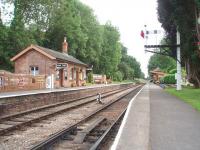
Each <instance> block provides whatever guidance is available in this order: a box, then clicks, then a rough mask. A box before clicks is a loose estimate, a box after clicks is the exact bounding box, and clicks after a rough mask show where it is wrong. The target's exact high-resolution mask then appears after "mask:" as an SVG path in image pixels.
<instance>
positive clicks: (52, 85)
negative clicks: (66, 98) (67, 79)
mask: <svg viewBox="0 0 200 150" xmlns="http://www.w3.org/2000/svg"><path fill="white" fill-rule="evenodd" d="M51 89H54V74H52V75H51Z"/></svg>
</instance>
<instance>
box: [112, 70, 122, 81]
mask: <svg viewBox="0 0 200 150" xmlns="http://www.w3.org/2000/svg"><path fill="white" fill-rule="evenodd" d="M122 79H123V75H122V73H121V72H120V71H117V72H115V73H114V75H113V80H114V81H120V82H121V81H122Z"/></svg>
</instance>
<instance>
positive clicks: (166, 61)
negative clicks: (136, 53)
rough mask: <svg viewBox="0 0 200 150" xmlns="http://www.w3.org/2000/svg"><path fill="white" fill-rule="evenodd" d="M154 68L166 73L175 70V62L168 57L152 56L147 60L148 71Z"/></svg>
mask: <svg viewBox="0 0 200 150" xmlns="http://www.w3.org/2000/svg"><path fill="white" fill-rule="evenodd" d="M156 68H160V69H161V70H163V71H164V72H168V70H172V69H175V68H176V62H175V60H174V59H172V58H170V57H168V56H163V55H158V54H154V55H152V56H151V58H150V60H149V64H148V71H149V72H150V71H152V70H154V69H156Z"/></svg>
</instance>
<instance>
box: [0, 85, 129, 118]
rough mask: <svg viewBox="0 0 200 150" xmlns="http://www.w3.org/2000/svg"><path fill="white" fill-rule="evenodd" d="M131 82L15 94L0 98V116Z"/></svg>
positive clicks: (117, 87) (111, 88) (115, 87)
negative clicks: (24, 94)
mask: <svg viewBox="0 0 200 150" xmlns="http://www.w3.org/2000/svg"><path fill="white" fill-rule="evenodd" d="M129 86H132V84H121V85H114V86H106V87H103V88H102V87H97V88H89V89H87V88H86V89H81V90H74V91H62V92H51V93H41V94H40V93H38V94H34V95H26V96H16V97H10V98H0V116H5V115H9V114H14V113H17V112H21V111H26V110H29V109H33V108H36V107H41V106H44V105H49V104H53V103H57V102H62V101H67V100H72V99H75V98H80V97H84V96H89V95H93V94H97V93H99V92H100V93H102V92H106V91H110V90H115V89H119V88H121V87H129Z"/></svg>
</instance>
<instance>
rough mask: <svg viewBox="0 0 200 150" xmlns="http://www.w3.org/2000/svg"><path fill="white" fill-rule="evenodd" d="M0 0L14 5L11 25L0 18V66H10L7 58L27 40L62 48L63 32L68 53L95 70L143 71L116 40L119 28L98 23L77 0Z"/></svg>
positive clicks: (122, 75)
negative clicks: (7, 24)
mask: <svg viewBox="0 0 200 150" xmlns="http://www.w3.org/2000/svg"><path fill="white" fill-rule="evenodd" d="M0 3H2V4H7V3H9V4H13V5H14V12H13V15H14V17H13V20H12V21H11V22H10V26H9V27H6V26H4V25H3V24H2V23H1V21H0V25H1V27H0V40H1V41H0V58H1V59H0V69H1V68H5V69H9V70H12V68H13V66H12V64H11V63H10V61H9V59H10V58H11V57H13V56H14V55H16V54H17V53H18V52H19V51H20V50H23V49H24V48H25V47H27V46H28V45H30V44H38V45H40V46H44V47H48V48H51V49H55V50H58V51H61V49H62V42H63V37H64V35H66V36H67V42H68V45H69V54H70V55H72V56H74V57H76V58H78V59H80V60H81V61H83V62H85V63H86V64H89V65H93V69H94V70H93V71H94V72H95V73H97V74H106V76H107V77H110V78H112V79H115V80H122V79H134V77H137V78H139V77H140V76H142V75H143V74H142V72H141V69H140V64H139V63H138V62H137V61H136V59H135V58H133V57H132V56H128V55H127V49H126V48H125V47H124V46H123V45H122V44H121V43H120V42H119V41H120V33H119V31H118V29H117V28H116V27H114V26H113V25H112V24H111V23H110V22H107V23H106V24H105V25H100V23H99V22H98V21H97V18H96V16H95V15H94V13H93V10H92V9H91V8H89V7H88V6H86V5H84V4H82V3H81V2H80V1H79V0H57V1H54V0H26V1H21V0H0ZM6 11H7V10H6V9H4V12H6ZM91 80H92V79H90V82H91Z"/></svg>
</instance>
